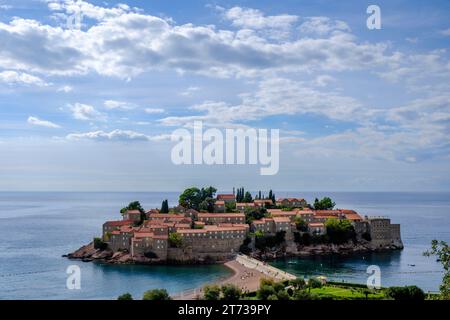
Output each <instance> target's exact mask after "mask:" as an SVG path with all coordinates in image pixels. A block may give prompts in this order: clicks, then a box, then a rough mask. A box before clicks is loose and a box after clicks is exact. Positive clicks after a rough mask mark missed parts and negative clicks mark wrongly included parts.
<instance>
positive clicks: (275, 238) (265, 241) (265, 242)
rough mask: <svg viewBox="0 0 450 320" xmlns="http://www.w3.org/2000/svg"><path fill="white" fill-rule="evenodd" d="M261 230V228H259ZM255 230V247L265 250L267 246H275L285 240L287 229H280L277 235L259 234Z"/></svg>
mask: <svg viewBox="0 0 450 320" xmlns="http://www.w3.org/2000/svg"><path fill="white" fill-rule="evenodd" d="M258 231H259V230H258ZM258 231H256V232H255V247H256V248H257V249H259V250H265V249H266V248H273V247H276V246H278V245H280V244H282V243H283V242H284V241H285V235H286V231H278V232H277V233H276V234H275V235H264V234H263V235H262V236H260V235H259V234H258V235H257V233H258Z"/></svg>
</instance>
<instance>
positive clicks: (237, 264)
mask: <svg viewBox="0 0 450 320" xmlns="http://www.w3.org/2000/svg"><path fill="white" fill-rule="evenodd" d="M224 265H225V266H226V267H227V268H229V269H230V270H232V271H233V274H232V275H231V276H229V277H227V278H225V279H221V280H218V281H216V282H215V283H210V284H216V285H219V286H221V285H224V284H233V285H235V286H237V287H239V288H241V290H242V291H243V292H253V291H256V290H258V288H259V283H260V281H261V279H273V280H277V281H279V280H284V279H294V278H295V276H293V275H291V274H289V273H286V272H283V271H281V270H279V269H276V268H274V267H272V266H270V265H267V264H266V263H264V262H261V261H257V260H255V259H252V258H250V257H247V256H244V255H239V256H237V257H236V258H235V259H234V260H231V261H228V262H226V263H225V264H224ZM205 285H207V284H205ZM202 294H203V288H197V289H193V290H188V291H184V292H182V293H179V294H177V295H175V296H174V297H173V299H174V300H193V299H197V298H199V297H201V296H202Z"/></svg>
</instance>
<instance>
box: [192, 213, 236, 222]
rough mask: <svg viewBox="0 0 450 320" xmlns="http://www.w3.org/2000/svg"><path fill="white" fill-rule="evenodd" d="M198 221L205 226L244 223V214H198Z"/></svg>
mask: <svg viewBox="0 0 450 320" xmlns="http://www.w3.org/2000/svg"><path fill="white" fill-rule="evenodd" d="M197 218H198V221H200V222H204V223H205V224H207V225H211V224H219V223H234V224H237V223H245V214H243V213H199V214H198V216H197Z"/></svg>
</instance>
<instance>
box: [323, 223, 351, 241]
mask: <svg viewBox="0 0 450 320" xmlns="http://www.w3.org/2000/svg"><path fill="white" fill-rule="evenodd" d="M325 227H326V228H327V236H328V238H329V239H330V241H331V242H332V243H336V244H340V243H345V242H347V241H349V240H351V239H355V236H356V233H355V228H354V227H353V226H352V224H351V222H350V221H349V220H347V219H334V218H333V219H328V220H327V221H326V222H325Z"/></svg>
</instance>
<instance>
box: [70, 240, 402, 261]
mask: <svg viewBox="0 0 450 320" xmlns="http://www.w3.org/2000/svg"><path fill="white" fill-rule="evenodd" d="M401 249H403V245H401V244H396V245H394V244H391V245H386V246H383V247H375V246H374V245H373V244H372V243H371V242H370V241H360V242H358V243H354V242H351V241H349V242H347V243H344V244H314V245H307V246H305V245H297V244H295V243H293V242H290V243H287V244H285V245H282V246H276V247H273V248H267V249H265V250H258V249H255V250H253V251H252V252H250V253H249V256H251V257H254V258H257V259H260V260H263V261H264V260H272V259H278V258H285V257H302V256H314V255H329V254H340V255H351V254H357V253H365V252H376V251H386V250H401ZM64 257H67V258H69V259H74V260H81V261H83V262H91V261H98V262H101V263H108V264H218V263H226V262H227V261H230V260H232V256H230V257H229V258H228V259H227V258H222V259H213V258H211V257H207V258H199V259H190V260H181V259H176V258H173V259H170V260H162V259H157V258H147V257H145V256H142V255H137V256H132V255H131V254H130V253H129V252H128V251H126V250H125V251H118V252H113V251H112V250H110V249H104V250H101V249H95V248H94V243H93V242H91V243H89V244H87V245H84V246H82V247H80V248H79V249H77V250H75V251H74V252H72V253H69V254H67V255H64Z"/></svg>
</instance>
